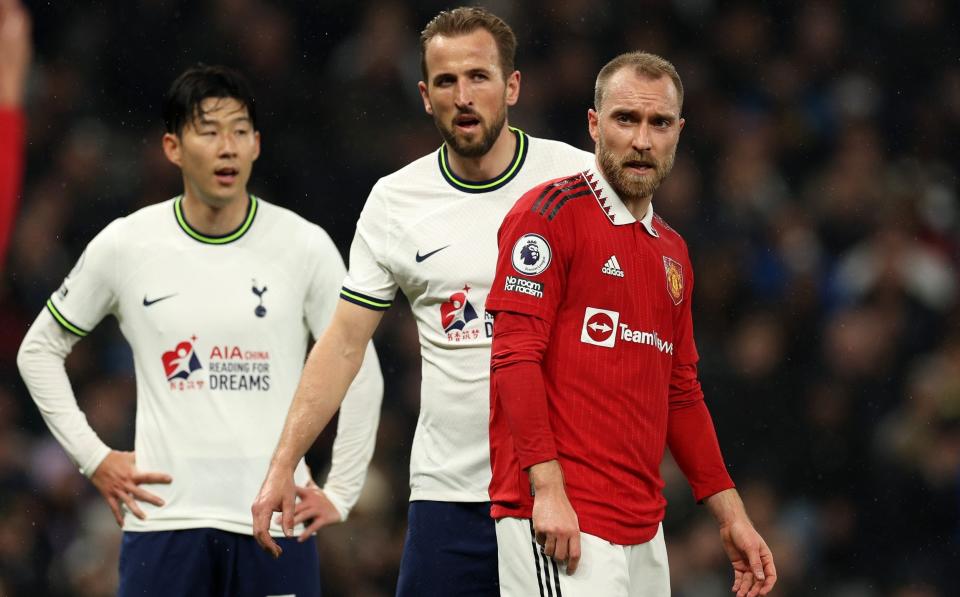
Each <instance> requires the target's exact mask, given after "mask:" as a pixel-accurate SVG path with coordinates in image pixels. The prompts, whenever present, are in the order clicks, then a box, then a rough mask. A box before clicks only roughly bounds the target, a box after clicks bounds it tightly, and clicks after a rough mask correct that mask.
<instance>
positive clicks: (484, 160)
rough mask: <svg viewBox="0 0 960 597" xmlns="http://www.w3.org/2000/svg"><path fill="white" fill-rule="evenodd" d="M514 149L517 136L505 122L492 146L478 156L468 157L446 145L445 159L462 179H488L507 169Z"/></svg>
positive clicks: (515, 148)
mask: <svg viewBox="0 0 960 597" xmlns="http://www.w3.org/2000/svg"><path fill="white" fill-rule="evenodd" d="M516 150H517V137H516V135H514V134H513V131H511V130H510V125H509V124H508V123H506V122H505V123H504V124H503V129H501V130H500V134H499V135H497V140H496V141H494V142H493V147H491V148H490V151H488V152H487V153H485V154H483V155H482V156H480V157H476V158H468V157H464V156H462V155H460V154H458V153H457V152H455V151H453V150H452V149H450V146H449V145H448V146H447V160H448V161H449V163H450V169H451V170H453V173H454V174H456V175H457V176H459V177H460V178H462V179H464V180H469V181H481V180H490V179H491V178H495V177H496V176H497V175H499V174H500V173H501V172H503V171H504V170H506V169H507V167H508V166H509V165H510V162H511V161H512V160H513V154H514V153H515V152H516Z"/></svg>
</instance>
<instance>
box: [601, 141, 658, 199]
mask: <svg viewBox="0 0 960 597" xmlns="http://www.w3.org/2000/svg"><path fill="white" fill-rule="evenodd" d="M676 155H677V148H676V147H674V148H673V151H671V152H670V154H669V155H667V156H666V157H664V158H663V160H662V161H659V160H657V159H656V158H654V157H653V156H651V155H649V154H643V153H638V152H635V151H631V152H630V153H628V154H627V155H625V156H622V157H621V156H618V155H616V154H614V153H613V152H611V151H610V150H608V149H607V146H606V144H605V143H604V142H603V135H602V134H601V135H600V140H599V141H598V142H597V162H598V163H599V164H600V169H601V170H602V171H603V176H604V177H605V178H606V179H607V182H609V183H610V186H612V187H613V190H614V191H616V192H617V195H619V196H620V198H621V199H623V200H632V199H642V198H644V197H649V196H651V195H653V192H654V191H656V190H657V187H659V186H660V183H661V182H663V179H664V178H666V177H667V175H668V174H670V171H671V170H673V161H674V159H675V158H676ZM635 161H639V162H647V163H649V164H650V165H652V166H653V176H644V177H638V176H635V175H630V174H627V172H626V171H625V168H624V166H623V165H624V164H625V163H627V162H635Z"/></svg>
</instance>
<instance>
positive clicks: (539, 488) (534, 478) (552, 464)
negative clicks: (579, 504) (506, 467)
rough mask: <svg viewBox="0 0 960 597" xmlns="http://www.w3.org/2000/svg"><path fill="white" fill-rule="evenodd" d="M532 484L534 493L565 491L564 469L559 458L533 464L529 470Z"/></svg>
mask: <svg viewBox="0 0 960 597" xmlns="http://www.w3.org/2000/svg"><path fill="white" fill-rule="evenodd" d="M528 475H529V476H530V486H531V488H532V489H533V491H534V494H544V493H551V492H554V491H558V490H559V491H563V487H564V482H563V469H561V468H560V462H559V461H557V460H548V461H546V462H540V463H537V464H535V465H533V466H531V467H530V468H529V470H528Z"/></svg>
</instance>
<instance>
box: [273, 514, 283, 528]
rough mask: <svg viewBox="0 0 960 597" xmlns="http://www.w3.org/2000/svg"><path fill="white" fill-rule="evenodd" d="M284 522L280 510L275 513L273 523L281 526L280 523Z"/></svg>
mask: <svg viewBox="0 0 960 597" xmlns="http://www.w3.org/2000/svg"><path fill="white" fill-rule="evenodd" d="M282 522H283V516H282V515H281V514H280V513H279V512H277V513H276V514H274V515H273V524H275V525H277V526H280V523H282Z"/></svg>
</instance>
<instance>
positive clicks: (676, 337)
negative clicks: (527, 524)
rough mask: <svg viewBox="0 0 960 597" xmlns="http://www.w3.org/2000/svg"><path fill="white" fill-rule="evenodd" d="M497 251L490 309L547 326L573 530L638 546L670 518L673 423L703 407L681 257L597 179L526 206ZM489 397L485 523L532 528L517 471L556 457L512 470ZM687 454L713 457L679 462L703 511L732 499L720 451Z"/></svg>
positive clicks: (684, 256)
mask: <svg viewBox="0 0 960 597" xmlns="http://www.w3.org/2000/svg"><path fill="white" fill-rule="evenodd" d="M499 243H500V256H499V259H498V263H497V273H496V277H495V279H494V283H493V289H492V290H491V293H490V295H489V297H488V299H487V304H486V309H487V311H492V312H497V311H510V312H514V313H520V314H526V315H532V316H535V317H537V318H539V319H542V320H543V321H545V322H546V323H547V325H548V326H550V330H551V331H550V336H549V341H548V343H547V348H546V351H545V353H544V356H543V361H542V364H541V368H542V372H543V377H544V387H545V391H546V400H547V405H548V408H547V412H548V418H549V426H550V429H551V430H552V432H553V436H554V440H555V445H556V458H558V460H559V461H560V464H561V467H562V469H563V472H564V477H565V482H566V491H567V496H568V497H569V499H570V502H571V504H572V505H573V508H574V510H575V511H576V513H577V516H578V518H579V522H580V528H581V530H582V531H584V532H587V533H590V534H592V535H596V536H599V537H602V538H604V539H607V540H608V541H612V542H614V543H618V544H624V545H629V544H638V543H643V542H646V541H648V540H649V539H651V538H652V537H653V535H654V534H655V533H656V530H657V525H658V523H659V522H660V521H661V520H662V519H663V513H664V508H665V506H666V500H665V499H664V498H663V495H662V488H663V480H662V479H661V477H660V462H661V460H662V459H663V453H664V448H665V447H666V444H667V430H668V417H669V415H670V412H671V410H673V409H685V408H687V407H688V406H689V405H691V404H696V405H697V406H699V407H702V406H703V405H702V400H703V393H702V391H701V389H700V384H699V382H698V381H697V379H696V362H697V359H698V356H697V350H696V346H695V345H694V340H693V324H692V317H691V310H690V298H691V293H692V289H693V272H692V268H691V266H690V258H689V255H688V253H687V247H686V244H685V243H684V241H683V239H682V238H681V237H680V235H679V234H677V233H676V232H675V231H674V230H673V229H672V228H670V227H669V226H667V224H666V223H665V222H663V220H661V219H660V218H659V217H658V216H655V215H653V210H652V208H651V209H650V211H649V213H648V214H647V216H646V217H645V218H644V219H643V220H642V221H637V220H636V219H635V218H634V217H633V215H632V214H631V213H630V211H629V210H628V209H627V207H626V206H625V205H624V204H623V202H622V201H621V200H620V198H619V197H618V196H617V194H616V193H615V191H614V190H613V189H612V188H611V187H610V186H609V185H608V184H607V182H606V181H605V180H604V179H603V178H602V176H600V174H599V173H598V171H597V170H596V169H595V168H591V169H588V170H585V171H584V172H582V173H580V174H577V175H575V176H572V177H569V178H566V179H559V180H554V181H551V182H548V183H545V184H543V185H541V186H538V187H536V188H534V189H532V190H531V191H529V192H528V193H526V194H525V195H524V196H523V197H522V198H521V199H520V200H519V201H518V202H517V204H516V205H515V206H514V208H513V209H512V210H511V211H510V213H509V214H508V215H507V216H506V218H505V219H504V221H503V224H502V226H501V228H500V234H499ZM496 376H497V372H496V370H495V371H494V372H493V378H494V380H496ZM496 388H497V384H496V383H491V415H490V450H491V466H492V469H493V477H492V481H491V485H490V496H491V499H492V501H493V503H494V505H493V510H492V515H493V516H494V518H502V517H506V516H517V517H527V518H529V517H530V516H531V512H532V506H533V498H532V497H531V491H530V482H529V479H528V475H527V472H526V471H525V470H524V469H525V468H526V467H529V466H530V465H531V464H534V462H533V460H537V461H542V459H549V458H552V457H553V456H551V455H549V454H546V453H545V454H544V455H543V456H542V458H541V459H536V458H533V459H531V458H530V457H529V456H526V457H524V459H523V460H524V462H521V461H520V460H521V459H518V455H517V444H516V443H515V438H514V437H513V436H512V435H511V430H510V427H509V424H508V420H507V415H506V413H505V412H504V408H503V405H502V404H501V401H500V400H499V398H498V390H497V389H496ZM698 403H699V404H698ZM703 412H704V413H705V416H706V417H707V420H708V421H709V415H708V414H706V411H705V409H704V411H703ZM709 431H710V433H711V434H713V427H712V424H710V425H709ZM671 433H672V434H673V433H674V431H671ZM680 434H681V435H682V434H683V433H682V432H681V433H680ZM674 441H677V440H675V439H671V442H674ZM715 444H716V441H715V434H714V435H713V445H715ZM694 451H696V452H707V453H709V452H715V453H709V454H705V455H695V456H693V457H692V458H686V460H687V461H688V462H691V461H692V463H693V464H692V466H687V467H686V468H685V472H686V473H687V476H688V479H690V481H691V484H692V485H693V486H694V493H695V495H697V498H698V499H701V498H702V497H705V496H706V495H711V494H712V493H715V492H716V491H720V490H722V489H727V488H729V487H733V483H732V482H731V481H730V479H729V476H728V475H727V474H726V468H725V466H724V464H723V462H722V459H721V457H720V453H719V450H718V449H717V450H710V449H707V450H701V449H700V448H699V447H698V448H696V449H695V450H694ZM675 452H676V450H675ZM689 452H690V451H689V450H688V453H689ZM527 453H529V450H528V451H527Z"/></svg>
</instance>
